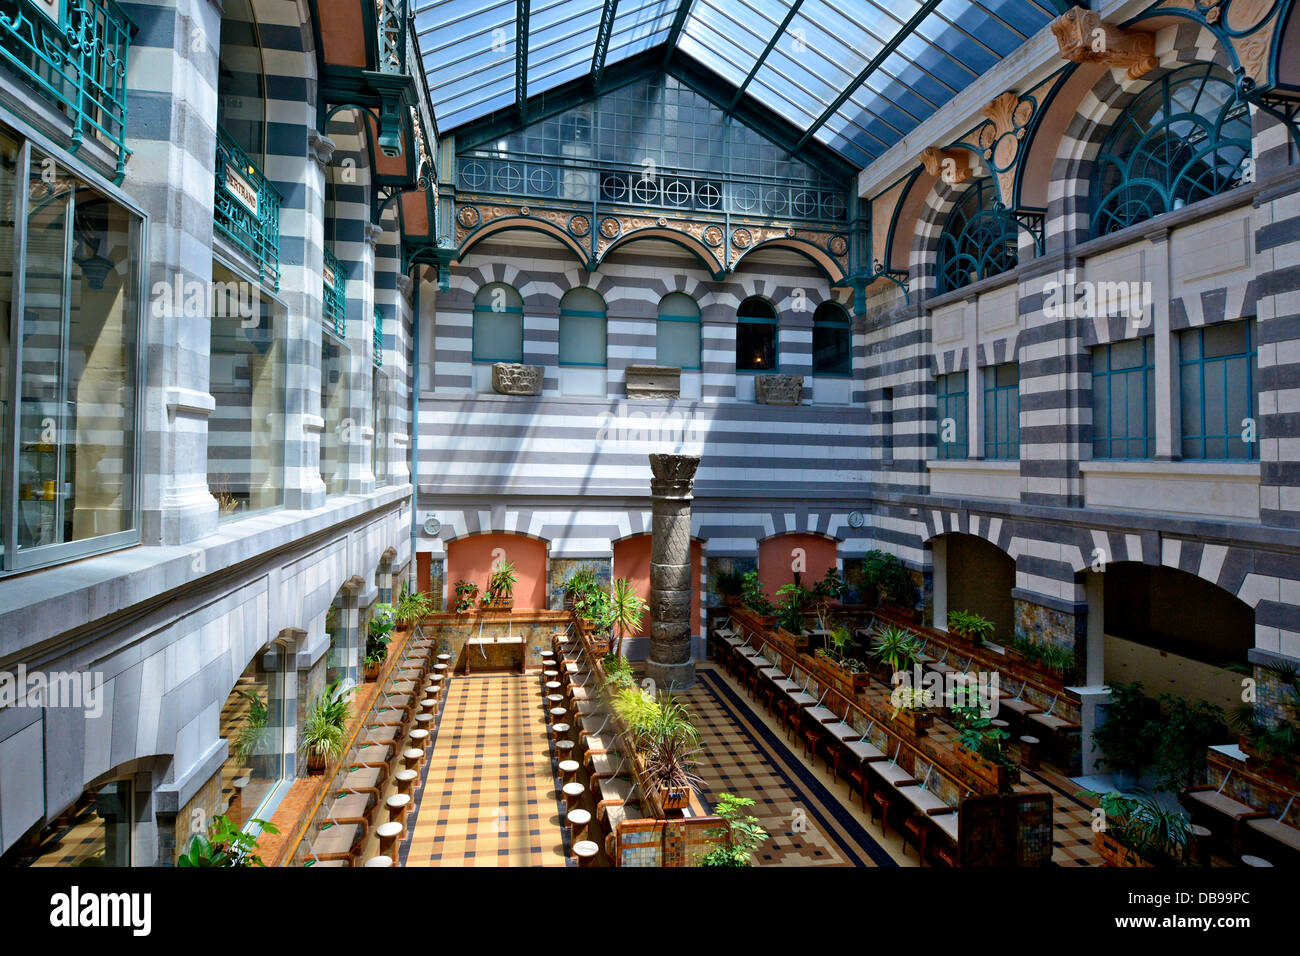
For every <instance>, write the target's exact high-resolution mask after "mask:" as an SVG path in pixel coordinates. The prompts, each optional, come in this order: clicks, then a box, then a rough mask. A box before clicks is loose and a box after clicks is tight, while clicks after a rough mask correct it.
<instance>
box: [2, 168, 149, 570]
mask: <svg viewBox="0 0 1300 956" xmlns="http://www.w3.org/2000/svg"><path fill="white" fill-rule="evenodd" d="M50 171H53V176H50V175H49V172H50ZM28 196H29V200H28V202H29V206H28V218H27V261H26V264H25V276H26V315H25V316H24V317H23V327H22V328H23V331H22V336H23V363H22V373H21V379H20V381H19V388H20V394H21V398H20V401H21V416H20V418H21V420H20V422H19V428H20V432H19V445H20V447H19V462H18V471H19V476H18V482H19V487H18V492H19V494H18V496H19V499H20V500H19V506H18V515H17V520H18V546H19V547H20V548H29V547H36V546H40V545H45V544H57V543H61V542H65V541H79V540H84V539H86V538H93V537H96V536H98V535H104V534H112V533H115V532H119V531H125V530H128V529H130V528H131V527H132V521H133V515H134V496H135V488H134V467H135V410H136V409H135V392H136V375H135V364H136V326H137V321H138V316H139V304H138V301H137V299H136V287H137V283H136V280H135V269H136V263H135V261H134V260H133V258H132V256H131V250H132V249H133V248H134V247H135V241H136V224H135V221H134V219H133V217H132V216H131V215H130V214H129V213H127V212H126V210H124V209H122V208H121V207H120V206H118V205H117V204H116V203H113V202H111V201H110V200H109V199H107V198H106V197H104V196H103V195H101V194H100V193H98V192H97V191H95V190H94V189H91V188H90V187H89V186H87V185H86V184H85V183H83V182H81V180H79V179H78V178H77V177H75V176H73V175H71V174H69V173H67V172H66V171H65V170H63V169H61V168H59V167H57V166H55V165H53V163H52V161H50V160H48V159H47V158H45V157H42V156H40V155H39V154H38V153H36V152H35V151H33V153H32V176H31V180H30V183H29V186H28Z"/></svg>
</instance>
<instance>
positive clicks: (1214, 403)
mask: <svg viewBox="0 0 1300 956" xmlns="http://www.w3.org/2000/svg"><path fill="white" fill-rule="evenodd" d="M1227 368H1228V363H1226V362H1213V363H1206V365H1205V398H1204V401H1205V434H1206V435H1225V434H1227V431H1228V420H1227V414H1226V412H1227V393H1226V391H1225V388H1224V385H1225V383H1224V376H1225V373H1226V372H1227Z"/></svg>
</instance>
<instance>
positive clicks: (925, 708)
mask: <svg viewBox="0 0 1300 956" xmlns="http://www.w3.org/2000/svg"><path fill="white" fill-rule="evenodd" d="M885 703H886V704H887V705H888V706H890V707H893V708H894V712H893V713H892V714H890V715H889V719H890V720H892V721H895V722H896V723H898V724H899V725H900V726H901V727H903V728H905V729H906V730H907V731H908V732H910V733H911V735H912V736H913V737H924V736H925V734H926V732H927V731H928V730H929V729H930V727H931V726H932V725H933V724H934V715H932V714H931V713H930V707H931V706H933V704H934V700H933V699H932V695H931V693H930V691H928V690H926V689H925V688H924V687H916V686H914V685H911V684H904V685H902V686H900V687H895V688H894V690H893V691H892V692H891V693H888V694H886V695H885Z"/></svg>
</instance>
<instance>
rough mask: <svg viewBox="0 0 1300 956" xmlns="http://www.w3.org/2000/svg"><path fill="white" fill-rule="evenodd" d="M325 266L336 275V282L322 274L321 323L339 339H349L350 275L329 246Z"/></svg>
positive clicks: (326, 248)
mask: <svg viewBox="0 0 1300 956" xmlns="http://www.w3.org/2000/svg"><path fill="white" fill-rule="evenodd" d="M323 261H324V264H325V268H326V269H330V270H332V271H333V273H334V282H333V283H329V282H326V281H325V276H324V273H323V272H322V274H321V299H322V302H321V321H322V322H324V323H325V327H326V328H327V329H329V330H330V331H332V332H333V333H334V334H335V335H337V336H338V337H339V338H347V311H348V309H347V303H348V273H347V270H346V269H345V268H344V267H343V264H342V263H341V262H339V260H338V257H337V256H335V255H334V251H333V250H332V249H330V247H329V246H326V247H325V258H324V260H323Z"/></svg>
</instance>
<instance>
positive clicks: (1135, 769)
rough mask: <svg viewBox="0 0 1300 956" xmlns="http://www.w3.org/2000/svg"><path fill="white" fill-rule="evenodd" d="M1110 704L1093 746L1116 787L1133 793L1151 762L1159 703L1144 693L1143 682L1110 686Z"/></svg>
mask: <svg viewBox="0 0 1300 956" xmlns="http://www.w3.org/2000/svg"><path fill="white" fill-rule="evenodd" d="M1106 689H1107V690H1108V691H1110V704H1109V706H1108V707H1107V708H1106V720H1105V722H1104V723H1103V724H1101V726H1099V727H1097V728H1096V729H1095V730H1093V732H1092V746H1093V749H1094V750H1100V751H1101V757H1102V760H1103V762H1104V763H1105V764H1106V766H1107V767H1108V768H1109V769H1110V772H1111V775H1112V776H1113V777H1114V780H1115V786H1116V787H1117V788H1119V789H1120V790H1122V791H1131V790H1133V789H1134V788H1135V787H1136V786H1137V778H1138V774H1139V773H1141V771H1142V768H1143V767H1145V766H1146V765H1147V764H1148V763H1150V762H1151V735H1150V733H1149V730H1150V728H1151V724H1152V721H1153V720H1155V719H1156V718H1157V717H1158V716H1159V708H1158V706H1157V705H1156V702H1155V701H1153V700H1151V698H1149V697H1147V696H1146V695H1145V694H1144V693H1143V692H1142V682H1141V681H1133V682H1131V683H1128V684H1107V685H1106Z"/></svg>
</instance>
